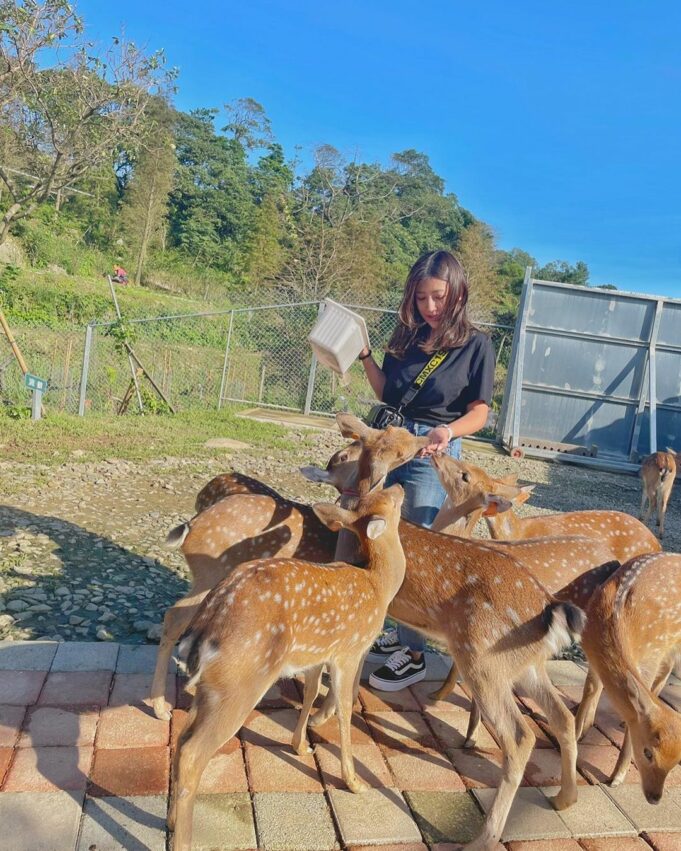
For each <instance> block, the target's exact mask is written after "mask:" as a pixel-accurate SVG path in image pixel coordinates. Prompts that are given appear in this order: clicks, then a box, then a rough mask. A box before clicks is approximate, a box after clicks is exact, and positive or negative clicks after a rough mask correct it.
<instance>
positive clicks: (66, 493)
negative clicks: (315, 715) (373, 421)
mask: <svg viewBox="0 0 681 851" xmlns="http://www.w3.org/2000/svg"><path fill="white" fill-rule="evenodd" d="M291 438H292V441H293V440H294V439H295V435H291ZM342 445H343V440H342V438H340V436H336V435H335V434H333V433H331V432H323V433H319V434H318V435H316V436H315V439H314V447H313V448H312V449H310V448H309V446H308V447H301V449H300V450H298V451H292V452H288V453H285V454H283V453H282V454H272V455H269V456H266V457H261V456H257V455H255V454H253V453H249V452H244V453H240V454H231V455H227V454H226V455H223V456H220V457H216V458H213V459H211V460H204V459H201V460H193V459H176V458H159V459H157V460H155V461H153V462H146V463H144V464H134V463H130V462H126V461H120V460H113V459H112V460H111V461H108V462H102V463H98V464H83V463H78V462H77V460H75V459H74V463H71V464H65V465H62V466H59V467H50V466H28V465H21V464H15V463H4V464H0V639H2V638H10V639H18V638H28V639H32V638H53V639H55V638H56V639H64V640H80V641H84V640H97V639H99V640H116V641H124V642H128V643H134V642H145V641H148V640H151V641H153V640H156V638H157V637H158V625H159V624H160V622H161V620H162V617H163V613H164V611H165V609H166V608H167V607H168V605H170V604H171V603H172V602H174V601H175V600H176V599H177V598H178V597H179V596H180V595H181V593H182V590H183V588H185V587H186V571H185V567H184V560H183V558H182V556H181V555H180V554H178V553H177V552H175V551H170V550H167V549H165V547H164V546H163V542H164V538H165V535H166V533H167V532H168V530H169V529H170V528H171V527H172V526H174V525H176V524H177V523H179V522H181V521H182V520H185V519H187V518H188V517H190V516H191V515H192V513H193V505H194V499H195V496H196V493H197V492H198V491H199V489H200V488H201V487H202V486H203V485H204V484H205V483H206V482H207V481H208V480H209V479H210V478H211V477H212V476H214V475H216V474H218V473H220V472H224V471H225V470H228V469H230V468H233V469H236V470H239V471H241V472H245V473H249V474H251V475H253V476H256V477H258V478H260V479H262V480H263V481H266V482H268V483H269V484H271V485H272V486H273V487H275V488H276V489H277V490H279V491H280V492H281V493H283V494H285V495H287V496H290V497H292V498H295V499H299V500H302V501H306V502H314V501H323V500H325V499H328V500H332V499H334V498H335V494H334V493H333V492H332V491H331V489H329V488H322V487H320V486H316V485H313V484H310V483H308V482H306V481H305V480H304V479H303V477H302V476H300V475H299V474H298V473H297V468H298V466H300V465H301V464H309V463H319V464H324V463H325V462H326V460H327V458H328V457H329V455H330V454H331V452H333V451H335V450H336V449H337V448H339V447H340V446H342ZM466 457H467V458H468V459H469V460H470V461H472V462H473V463H477V464H479V465H480V466H483V467H485V468H486V469H488V470H489V471H490V472H491V473H492V474H494V475H502V474H505V473H509V472H519V474H520V477H521V480H522V481H525V482H536V483H537V487H536V489H535V492H534V494H533V497H532V500H531V502H530V504H529V505H527V506H524V507H523V513H527V514H532V513H541V512H546V513H550V512H552V511H565V510H571V509H577V508H618V509H621V510H623V511H628V512H630V513H633V514H637V512H638V508H639V503H640V486H639V481H638V479H636V478H634V477H630V476H621V475H616V474H609V473H597V472H594V471H591V470H583V469H580V468H576V467H569V466H564V465H559V464H548V463H544V462H540V461H531V460H528V459H524V460H523V461H521V462H516V461H513V460H512V459H510V458H508V457H507V456H502V455H492V454H489V453H486V452H479V453H478V452H470V451H469V452H467V454H466ZM680 502H681V500H680V499H679V495H678V493H674V494H673V495H672V500H671V503H670V508H669V511H668V514H667V538H666V541H665V548H666V549H670V550H674V551H676V552H679V551H681V522H680V521H681V517H680V514H681V511H680V508H681V507H680V505H679V503H680ZM480 533H481V534H484V532H483V530H480Z"/></svg>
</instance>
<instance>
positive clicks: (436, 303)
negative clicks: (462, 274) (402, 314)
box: [415, 278, 449, 331]
mask: <svg viewBox="0 0 681 851" xmlns="http://www.w3.org/2000/svg"><path fill="white" fill-rule="evenodd" d="M448 287H449V284H448V283H447V281H443V280H441V279H440V278H424V279H423V280H422V281H420V282H419V283H418V285H417V287H416V295H415V302H416V309H417V310H418V312H419V314H420V316H421V318H422V319H423V320H424V322H426V323H427V324H428V325H430V327H431V328H432V329H433V331H435V330H436V329H437V328H438V326H439V325H440V323H441V322H442V315H443V312H444V309H445V304H446V302H447V288H448Z"/></svg>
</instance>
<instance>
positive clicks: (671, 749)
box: [626, 672, 681, 804]
mask: <svg viewBox="0 0 681 851" xmlns="http://www.w3.org/2000/svg"><path fill="white" fill-rule="evenodd" d="M626 693H627V697H628V698H629V701H630V702H631V706H632V708H633V710H634V712H635V713H636V719H635V721H633V722H630V723H629V731H630V734H631V744H632V747H633V750H634V760H635V762H636V767H637V768H638V770H639V773H640V775H641V785H642V787H643V794H644V795H645V796H646V800H647V801H648V803H649V804H659V802H660V798H661V797H662V792H663V791H664V783H665V780H666V779H667V775H668V774H669V772H670V771H671V770H672V768H674V766H675V765H678V763H679V762H681V716H679V714H678V713H676V712H674V710H672V709H670V708H669V707H668V706H665V705H664V704H662V703H661V702H660V701H659V700H657V699H656V698H654V697H653V696H652V695H651V694H650V692H649V691H648V690H647V689H646V688H645V687H644V686H643V684H642V683H640V682H639V680H638V679H637V678H636V677H635V676H634V675H633V674H632V673H631V672H629V673H627V682H626Z"/></svg>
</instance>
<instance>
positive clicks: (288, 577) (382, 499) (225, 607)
mask: <svg viewBox="0 0 681 851" xmlns="http://www.w3.org/2000/svg"><path fill="white" fill-rule="evenodd" d="M403 498H404V491H403V490H402V487H401V486H400V485H394V486H393V487H391V488H388V489H386V490H379V491H376V492H374V493H371V494H369V495H367V496H366V497H365V498H364V499H363V500H362V501H361V502H360V503H359V505H358V506H357V509H356V510H355V511H348V510H346V509H343V508H340V507H337V506H335V505H324V504H320V505H316V506H315V507H314V511H315V513H316V514H317V516H318V517H319V519H320V520H321V521H322V522H323V523H325V524H327V525H329V527H330V528H332V529H335V530H338V529H339V528H341V527H343V528H345V529H349V530H351V531H352V532H353V533H354V534H355V535H357V537H358V539H359V542H360V546H361V547H362V550H363V553H364V556H365V562H366V565H365V567H364V568H359V567H355V566H353V565H348V564H338V563H336V564H333V565H319V564H313V563H311V562H309V561H305V560H302V559H288V558H277V559H261V560H257V561H253V562H248V563H246V564H244V565H241V567H239V568H237V569H236V570H235V571H234V572H233V573H232V574H231V575H230V576H228V577H227V578H225V579H223V580H222V581H221V582H220V583H219V584H218V585H217V586H216V587H215V588H214V589H213V590H212V592H211V593H210V594H209V595H208V596H207V597H206V599H205V600H204V602H203V603H202V605H201V608H200V609H199V612H198V613H197V615H196V617H195V619H194V621H193V623H192V628H191V632H190V634H189V636H188V638H187V639H186V641H187V646H188V668H189V672H190V674H191V681H192V683H193V685H195V687H196V695H195V697H194V700H193V703H192V707H191V710H190V712H189V717H188V721H187V726H186V728H185V730H184V731H183V733H182V735H181V737H180V740H179V744H178V749H177V753H176V757H175V763H174V782H173V793H172V797H171V805H170V809H169V814H168V826H169V828H170V829H171V830H174V831H175V842H174V848H175V851H188V849H189V848H190V844H191V832H192V814H193V804H194V797H195V795H196V790H197V788H198V785H199V781H200V778H201V775H202V773H203V770H204V768H205V766H206V764H207V763H208V760H209V759H210V758H211V757H212V756H213V754H214V753H215V751H216V750H218V748H219V747H220V746H221V745H222V744H223V743H224V742H225V741H227V740H228V739H229V738H231V737H232V736H233V735H234V734H235V733H236V732H237V730H239V728H240V727H241V726H242V725H243V723H244V721H245V719H246V717H247V715H248V713H249V712H250V711H251V710H252V709H253V708H254V707H255V705H256V704H257V703H258V701H259V700H260V698H261V697H262V696H263V695H264V694H265V692H266V691H267V690H268V689H269V688H270V686H271V685H272V684H273V683H274V682H276V680H278V679H279V678H280V677H290V676H293V675H295V674H297V673H299V672H305V673H306V681H307V677H308V676H309V674H310V672H312V673H313V674H314V676H315V677H317V676H318V674H319V673H320V672H321V668H322V666H324V665H327V666H328V667H329V670H330V674H331V683H332V686H333V694H334V697H335V704H336V714H337V716H338V724H339V729H340V742H341V770H342V775H343V780H344V782H345V783H346V785H347V787H348V788H349V789H350V790H351V791H352V792H361V791H363V790H364V789H366V788H367V787H366V784H364V783H363V781H361V780H360V779H359V778H358V777H357V775H356V774H355V770H354V765H353V759H352V752H351V744H350V718H351V714H352V703H353V684H354V680H355V676H356V672H357V670H358V667H359V666H360V665H361V663H362V660H363V658H364V655H365V653H366V652H367V651H368V649H369V647H370V646H371V643H372V641H373V640H374V638H375V636H376V635H377V633H378V632H379V630H380V628H381V624H382V623H383V618H384V617H385V613H386V609H387V607H388V603H389V602H390V599H391V598H392V596H393V595H394V594H395V592H396V591H397V589H398V588H399V587H400V584H401V583H402V580H403V578H404V568H405V559H404V553H403V551H402V547H401V546H400V538H399V534H398V521H399V513H400V507H401V505H402V500H403ZM310 693H311V692H309V693H308V697H309V694H310ZM302 730H303V727H302V725H299V728H298V730H297V731H296V734H295V736H294V738H295V739H296V740H297V744H298V747H299V748H300V746H301V743H302V738H303V732H302Z"/></svg>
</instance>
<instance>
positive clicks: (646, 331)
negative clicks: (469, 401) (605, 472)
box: [500, 272, 681, 467]
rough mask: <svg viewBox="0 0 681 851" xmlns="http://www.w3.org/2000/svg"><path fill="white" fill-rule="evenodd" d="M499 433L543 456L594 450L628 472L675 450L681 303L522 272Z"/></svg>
mask: <svg viewBox="0 0 681 851" xmlns="http://www.w3.org/2000/svg"><path fill="white" fill-rule="evenodd" d="M651 358H652V360H651ZM651 367H652V368H651ZM651 380H652V381H654V383H655V387H656V388H657V390H656V393H655V395H654V407H655V420H654V422H655V423H656V430H654V432H656V433H653V434H652V435H651V428H650V398H649V383H650V381H651ZM500 434H501V436H502V439H503V441H504V442H505V443H506V444H507V445H508V446H509V447H511V448H513V447H520V448H524V449H525V451H526V452H527V454H533V451H535V452H536V453H538V454H541V456H542V457H545V456H546V455H547V454H549V455H550V454H551V453H552V452H553V453H554V454H559V453H564V452H569V453H577V454H591V452H592V450H593V449H594V447H596V451H597V456H598V458H602V459H604V460H606V459H607V461H608V466H610V467H612V464H613V462H614V463H615V464H618V463H619V464H621V465H622V466H625V465H626V466H630V463H629V462H630V461H631V460H635V458H636V457H637V454H638V455H645V454H647V453H648V452H650V451H651V443H652V444H655V442H657V444H659V445H660V446H661V447H663V448H664V447H666V446H671V447H673V448H676V449H677V450H681V302H679V301H671V300H665V299H659V298H655V297H651V296H646V295H640V294H635V293H621V292H618V291H614V290H598V289H589V288H587V287H575V286H570V285H569V284H558V283H553V282H550V281H537V280H533V279H532V278H531V276H530V274H529V272H528V274H527V275H526V278H525V285H524V291H523V297H522V299H521V315H520V316H519V317H518V322H517V326H516V334H515V338H514V349H513V352H512V354H511V369H510V370H509V378H508V382H507V386H506V394H505V399H504V407H503V410H502V417H501V418H500ZM654 448H657V447H656V446H654Z"/></svg>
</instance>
